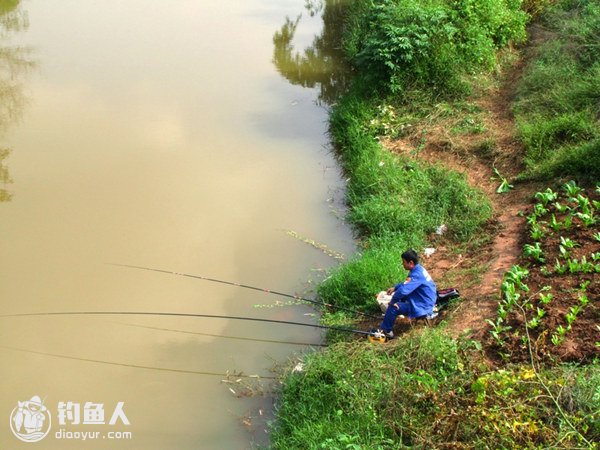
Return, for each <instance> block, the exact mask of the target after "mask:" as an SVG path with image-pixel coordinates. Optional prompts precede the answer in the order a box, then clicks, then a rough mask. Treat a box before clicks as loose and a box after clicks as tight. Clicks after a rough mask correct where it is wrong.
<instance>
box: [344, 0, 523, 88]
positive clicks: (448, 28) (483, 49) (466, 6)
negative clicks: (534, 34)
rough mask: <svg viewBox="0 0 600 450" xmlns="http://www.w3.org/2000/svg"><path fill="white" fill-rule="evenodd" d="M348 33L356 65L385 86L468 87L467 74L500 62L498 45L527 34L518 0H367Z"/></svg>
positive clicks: (359, 8)
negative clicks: (464, 77)
mask: <svg viewBox="0 0 600 450" xmlns="http://www.w3.org/2000/svg"><path fill="white" fill-rule="evenodd" d="M359 3H360V6H359V7H356V9H355V12H356V14H357V15H358V17H359V18H356V19H355V20H354V22H353V23H354V24H355V25H356V24H357V23H360V25H357V26H355V27H354V28H353V29H352V31H351V32H349V33H348V37H347V39H346V42H347V44H346V51H347V52H348V54H349V56H350V58H351V60H352V61H353V62H354V64H355V65H356V66H357V67H358V68H359V69H361V70H362V72H363V73H365V74H371V76H372V77H373V78H374V80H375V81H376V82H377V83H378V84H379V85H380V86H381V87H383V88H384V89H390V90H391V91H392V92H400V91H403V90H406V89H407V88H411V87H419V88H423V87H429V88H433V89H437V90H438V93H439V94H455V93H458V92H462V91H464V90H465V88H466V85H465V84H464V83H463V81H462V77H463V76H465V75H466V74H470V73H473V72H475V71H477V70H480V69H489V68H491V66H492V65H493V64H494V63H495V58H496V55H495V53H496V50H497V49H499V48H501V47H503V46H505V45H506V44H507V43H509V42H511V41H513V42H520V41H523V40H524V39H525V28H524V27H525V23H526V21H527V14H526V13H524V12H523V11H521V10H520V1H518V0H504V1H502V0H500V1H498V0H483V1H482V0H477V1H476V0H459V1H419V2H417V1H414V2H404V1H398V0H380V1H374V2H368V1H366V0H363V1H361V2H359Z"/></svg>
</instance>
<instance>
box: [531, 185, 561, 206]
mask: <svg viewBox="0 0 600 450" xmlns="http://www.w3.org/2000/svg"><path fill="white" fill-rule="evenodd" d="M534 198H536V199H537V200H539V201H540V203H541V204H542V205H544V206H546V205H547V204H548V203H550V202H553V201H554V200H556V199H557V198H558V192H554V191H553V190H552V189H550V188H546V190H545V191H542V192H536V194H535V195H534Z"/></svg>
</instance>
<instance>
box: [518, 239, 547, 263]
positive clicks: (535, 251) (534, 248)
mask: <svg viewBox="0 0 600 450" xmlns="http://www.w3.org/2000/svg"><path fill="white" fill-rule="evenodd" d="M523 255H524V256H525V257H526V258H532V259H533V260H535V261H537V262H540V263H544V262H546V259H545V258H544V252H543V250H542V247H541V244H540V243H539V242H536V243H535V244H533V245H532V244H525V245H524V246H523Z"/></svg>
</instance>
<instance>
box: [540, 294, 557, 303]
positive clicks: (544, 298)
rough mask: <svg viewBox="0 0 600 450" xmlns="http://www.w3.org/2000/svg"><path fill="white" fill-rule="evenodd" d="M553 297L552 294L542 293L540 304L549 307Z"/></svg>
mask: <svg viewBox="0 0 600 450" xmlns="http://www.w3.org/2000/svg"><path fill="white" fill-rule="evenodd" d="M553 297H554V296H553V295H552V294H551V293H548V294H544V293H540V302H541V303H542V305H547V304H548V303H550V301H551V300H552V298H553Z"/></svg>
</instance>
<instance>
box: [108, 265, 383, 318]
mask: <svg viewBox="0 0 600 450" xmlns="http://www.w3.org/2000/svg"><path fill="white" fill-rule="evenodd" d="M108 264H110V265H112V266H118V267H128V268H130V269H139V270H149V271H152V272H160V273H168V274H170V275H178V276H182V277H189V278H196V279H198V280H204V281H211V282H213V283H221V284H227V285H229V286H237V287H241V288H244V289H252V290H253V291H260V292H265V293H267V294H274V295H280V296H282V297H288V298H293V299H294V300H302V301H304V302H308V303H313V304H315V305H320V306H327V307H329V308H335V309H338V310H340V311H346V312H351V313H353V314H360V315H361V316H364V317H368V318H369V319H375V320H380V319H381V317H376V316H374V315H372V314H368V313H365V312H362V311H358V310H356V309H351V308H345V307H343V306H337V305H332V304H331V303H325V302H320V301H317V300H313V299H310V298H304V297H300V296H298V295H293V294H286V293H285V292H278V291H272V290H270V289H264V288H259V287H256V286H250V285H247V284H241V283H235V282H233V281H225V280H217V279H216V278H209V277H203V276H201V275H191V274H188V273H181V272H172V271H170V270H162V269H155V268H152V267H141V266H132V265H129V264H117V263H108Z"/></svg>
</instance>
